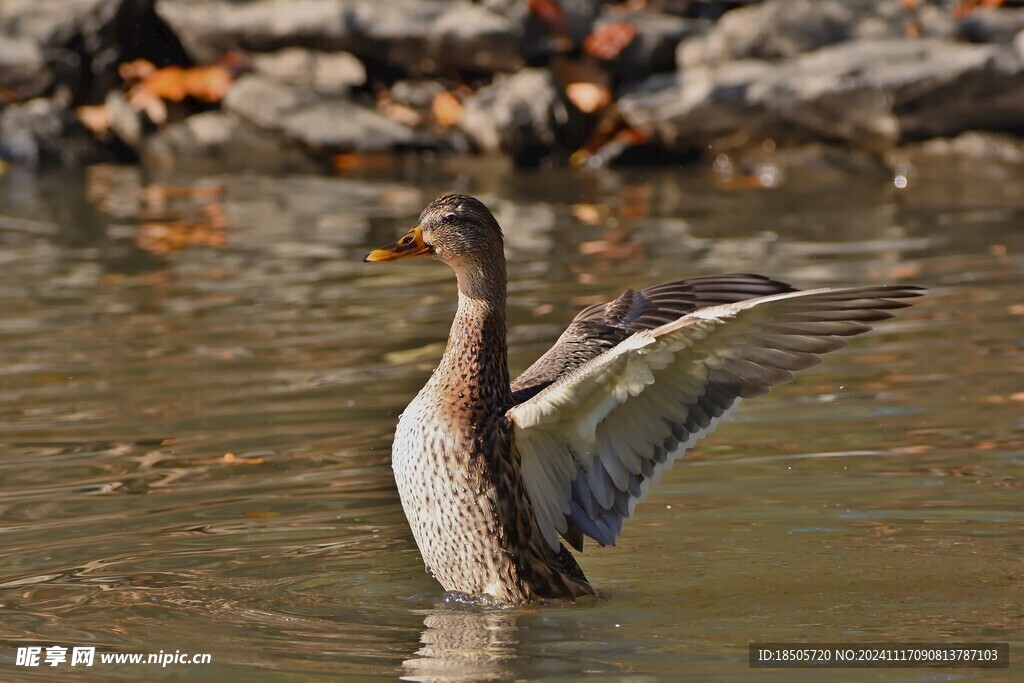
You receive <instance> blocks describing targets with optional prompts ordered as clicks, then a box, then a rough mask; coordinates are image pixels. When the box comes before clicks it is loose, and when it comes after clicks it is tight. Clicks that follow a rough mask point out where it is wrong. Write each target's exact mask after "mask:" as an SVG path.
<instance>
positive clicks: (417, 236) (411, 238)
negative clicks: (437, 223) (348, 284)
mask: <svg viewBox="0 0 1024 683" xmlns="http://www.w3.org/2000/svg"><path fill="white" fill-rule="evenodd" d="M429 253H430V247H428V246H427V244H426V243H425V242H424V241H423V227H422V226H420V225H417V226H415V227H413V228H410V230H409V232H407V233H405V234H404V235H402V237H401V239H399V240H398V241H397V242H392V243H391V244H389V245H388V246H386V247H381V248H380V249H374V250H373V251H371V252H370V253H369V254H367V255H366V256H364V257H363V262H364V263H366V262H369V261H373V262H377V261H397V260H398V259H400V258H409V257H410V256H422V255H423V254H429Z"/></svg>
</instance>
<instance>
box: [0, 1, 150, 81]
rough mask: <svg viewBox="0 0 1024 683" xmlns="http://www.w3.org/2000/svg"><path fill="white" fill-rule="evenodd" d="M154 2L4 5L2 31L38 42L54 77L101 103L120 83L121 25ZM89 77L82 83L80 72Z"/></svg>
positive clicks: (1, 7) (0, 6) (0, 10)
mask: <svg viewBox="0 0 1024 683" xmlns="http://www.w3.org/2000/svg"><path fill="white" fill-rule="evenodd" d="M150 3H151V0H3V1H2V2H0V32H2V33H4V34H6V35H8V36H16V37H20V38H23V39H29V40H32V41H34V42H35V43H36V44H37V45H38V46H39V47H40V48H41V49H42V50H43V51H44V55H45V59H46V62H47V64H48V67H49V68H50V70H51V72H52V74H53V77H54V79H55V80H56V81H58V82H63V83H66V84H67V85H69V86H70V87H71V88H73V89H74V90H75V91H79V90H80V89H81V88H82V87H83V86H88V87H89V88H90V91H89V92H88V93H84V95H85V97H84V98H80V99H85V98H89V97H96V98H100V97H102V96H103V95H105V94H106V92H107V90H109V89H110V88H111V87H114V84H115V82H116V68H117V62H118V61H119V59H120V55H121V45H120V42H119V36H118V25H119V22H121V21H122V20H126V19H127V18H128V17H130V16H133V15H137V14H138V13H140V12H141V11H142V10H143V9H144V8H145V7H146V6H148V5H149V4H150ZM83 71H85V72H88V73H89V77H88V78H86V79H84V80H83V79H82V78H81V75H82V72H83Z"/></svg>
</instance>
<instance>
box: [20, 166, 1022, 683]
mask: <svg viewBox="0 0 1024 683" xmlns="http://www.w3.org/2000/svg"><path fill="white" fill-rule="evenodd" d="M960 171H961V172H960V173H958V174H957V175H956V176H955V178H956V180H955V181H949V180H947V178H948V177H949V175H948V174H947V172H945V171H943V170H941V169H933V170H932V171H931V172H930V173H929V172H925V171H922V172H921V174H920V177H918V178H917V179H916V180H915V181H914V182H913V183H912V184H911V186H910V187H909V188H908V189H906V190H904V191H898V190H896V189H895V188H893V187H892V185H891V182H889V181H887V180H886V179H884V178H883V179H878V178H873V179H865V180H861V181H855V180H851V179H848V178H831V177H828V176H826V175H823V174H821V173H818V172H817V171H815V170H813V169H811V170H808V171H806V172H804V173H802V174H800V173H792V174H791V175H790V177H789V178H788V179H787V182H785V183H784V184H783V185H782V186H781V187H780V188H778V189H775V190H771V191H764V190H761V191H759V190H733V191H728V190H725V189H722V188H720V187H718V186H716V185H715V183H714V181H713V179H711V178H709V177H706V176H705V175H703V174H701V173H685V174H684V173H681V172H679V171H676V170H660V171H643V172H640V171H630V172H622V173H605V174H595V175H591V174H578V173H570V172H564V171H543V172H533V173H517V172H512V171H509V170H506V169H503V168H500V167H495V165H494V164H492V163H483V164H478V162H472V163H469V164H462V165H454V164H453V165H451V166H437V167H431V168H429V169H424V168H422V167H419V166H415V167H413V166H410V167H406V166H401V165H397V166H396V167H394V168H390V169H386V170H378V171H375V172H374V173H372V174H367V175H365V176H363V177H359V178H351V177H350V178H341V179H327V178H284V179H271V178H260V177H211V178H192V179H181V178H178V179H159V180H150V179H146V178H144V177H142V176H140V175H139V173H138V172H137V171H136V170H133V169H128V168H124V169H119V168H110V167H98V168H94V169H91V170H90V171H89V173H88V174H87V175H86V176H85V177H84V178H80V179H73V178H67V177H44V178H32V177H25V176H20V175H17V174H14V173H11V172H9V173H8V174H7V175H6V176H4V177H0V678H2V679H4V680H15V679H21V678H25V679H46V678H51V677H52V678H57V677H61V676H63V677H68V678H69V679H70V677H71V675H72V672H71V671H70V669H69V667H68V665H66V664H65V665H62V666H61V667H59V668H57V669H53V668H50V667H46V666H42V667H37V668H30V667H18V666H16V664H15V661H14V660H15V652H16V649H17V647H18V646H26V645H42V646H48V645H51V644H57V645H64V646H67V647H73V646H95V647H96V648H97V649H98V650H100V651H117V652H143V653H149V652H158V651H160V650H163V651H165V652H173V651H175V650H179V651H181V652H188V653H195V652H208V653H210V654H211V655H212V660H213V663H212V664H209V665H205V666H200V665H193V666H189V665H171V666H168V667H167V668H159V667H155V666H150V667H145V666H142V665H135V666H131V665H120V666H117V665H106V666H101V665H100V664H98V663H97V664H96V665H94V666H93V667H92V668H88V669H76V671H75V672H74V677H75V679H76V680H77V679H83V678H91V679H95V680H112V679H113V680H137V679H173V680H214V679H216V680H232V679H237V680H241V679H244V680H246V681H284V680H288V681H291V680H306V679H310V680H317V679H323V680H327V679H330V678H335V677H344V676H352V677H377V678H381V679H394V678H396V677H400V676H406V677H412V678H417V679H422V680H467V681H478V680H511V679H536V678H549V679H551V680H559V679H572V678H574V677H577V676H579V675H582V674H587V675H588V676H590V677H592V678H593V679H594V680H608V681H647V680H655V679H662V680H680V679H682V680H694V681H697V680H720V681H731V680H752V678H754V679H757V680H761V679H767V680H773V681H790V680H833V679H834V678H835V676H831V675H829V674H830V673H832V674H834V673H836V672H828V671H823V672H794V671H785V670H783V671H764V670H758V671H752V670H751V669H749V668H748V665H747V645H748V643H749V642H751V641H802V640H817V641H842V642H853V641H878V640H890V639H891V640H911V641H913V640H917V641H951V640H963V641H966V640H990V641H994V640H1002V641H1007V640H1008V641H1011V643H1013V646H1014V647H1015V648H1017V649H1016V650H1015V653H1019V652H1024V650H1021V649H1020V647H1021V645H1022V644H1024V638H1022V636H1021V626H1022V622H1024V607H1022V604H1024V603H1022V600H1021V596H1022V595H1024V565H1022V563H1021V557H1022V550H1024V505H1022V503H1024V489H1022V485H1024V448H1022V445H1024V371H1022V368H1024V334H1022V332H1024V325H1022V323H1024V296H1022V295H1021V291H1022V283H1024V232H1022V230H1021V227H1020V226H1021V221H1022V218H1024V174H1022V173H1021V172H1020V169H1016V171H1013V170H1012V169H1011V170H1009V171H1008V170H1007V169H998V168H996V169H990V168H982V169H970V170H969V172H968V171H964V170H963V169H961V170H960ZM453 188H454V189H458V190H462V191H469V192H472V193H475V194H479V195H480V196H481V197H482V198H483V199H484V200H485V201H486V202H487V203H488V204H489V205H491V206H492V208H493V209H494V210H495V212H496V214H497V215H498V218H499V220H500V221H501V223H502V224H503V226H504V227H505V231H506V234H507V249H508V253H509V256H510V280H511V288H510V306H511V309H510V323H511V345H512V357H511V361H512V364H513V372H515V371H517V370H521V369H522V368H524V367H526V365H528V364H529V363H530V362H531V361H532V360H533V359H534V358H535V357H536V356H537V355H539V354H540V353H541V352H542V351H543V350H544V349H545V348H547V346H548V345H549V344H550V343H551V342H552V341H553V340H554V338H555V337H556V336H557V334H558V333H559V332H560V331H561V329H562V328H563V327H564V325H565V324H566V322H567V321H568V320H569V319H571V317H572V316H573V314H574V313H575V311H576V310H578V309H579V308H581V307H582V306H583V305H585V304H588V303H591V302H593V301H596V300H601V299H607V298H609V297H613V296H615V295H616V294H618V293H619V292H620V291H621V290H622V289H623V288H625V287H627V286H642V285H647V284H652V283H655V282H658V281H662V280H667V279H673V278H677V277H680V276H684V275H699V274H707V273H716V272H727V271H752V272H762V273H766V274H770V275H773V276H775V277H777V278H780V279H784V280H787V281H790V282H793V283H794V284H796V285H798V286H802V287H811V286H825V285H832V284H862V283H874V282H912V283H916V284H922V285H925V286H928V287H929V288H930V289H931V292H930V295H929V296H928V297H927V298H925V299H923V300H920V301H919V302H918V303H917V304H916V305H915V306H914V307H913V308H911V309H908V310H906V311H903V312H901V314H900V315H899V317H898V319H897V320H895V321H890V322H888V323H884V324H883V325H881V326H880V328H879V329H878V330H876V332H875V333H873V334H871V335H869V336H868V337H865V338H861V339H858V340H855V341H854V342H853V344H852V345H851V347H850V348H849V349H846V350H845V351H842V352H840V353H837V354H834V355H832V356H830V357H829V358H828V359H827V360H826V362H825V363H824V364H823V365H822V366H821V367H820V368H817V369H815V370H812V371H809V372H807V373H805V374H804V375H802V376H801V377H800V378H799V379H798V380H797V381H796V382H795V383H794V384H792V385H789V386H786V387H784V388H782V389H780V390H777V391H775V392H773V393H772V394H770V395H768V396H765V397H762V398H759V399H757V400H754V401H750V402H747V403H745V404H744V407H743V408H742V409H741V410H740V411H739V412H738V414H737V416H736V419H735V420H734V421H733V422H731V423H729V424H727V425H724V426H722V427H721V428H720V429H719V430H718V432H717V433H716V434H715V435H714V436H713V437H711V438H710V439H709V440H707V441H705V442H704V443H702V444H701V446H700V447H699V448H698V449H696V450H695V451H693V452H692V453H691V454H690V455H689V456H688V457H687V458H686V459H685V460H684V461H683V462H681V463H680V464H679V465H678V466H677V467H676V468H674V469H673V470H672V471H671V472H669V473H668V474H667V476H665V477H664V479H663V480H662V482H661V485H660V486H659V487H657V488H656V489H655V490H654V492H653V494H652V495H651V497H650V498H649V500H648V501H647V502H646V503H645V504H643V505H641V506H640V507H639V508H638V512H637V514H636V516H635V518H634V519H633V520H632V521H630V522H629V523H628V526H627V527H626V529H625V532H624V534H623V536H622V538H621V543H620V545H619V547H617V548H604V549H602V548H596V547H595V548H589V549H588V551H587V552H586V553H585V554H584V555H583V557H582V559H581V564H582V566H583V568H584V570H585V571H586V573H587V575H588V576H589V577H590V579H591V580H592V581H593V582H594V583H595V585H596V586H598V587H599V589H600V590H601V591H602V597H601V598H599V599H597V600H590V601H586V602H583V603H580V604H578V605H576V606H564V607H543V608H531V609H515V610H497V609H483V608H478V607H477V608H473V607H465V606H459V605H447V604H443V603H442V602H441V598H442V593H441V590H440V588H439V586H438V585H437V584H436V583H435V582H434V581H433V580H432V579H431V578H430V577H429V576H427V575H426V574H425V573H424V572H423V565H422V562H421V561H420V559H419V556H418V553H417V551H416V548H415V546H414V545H413V542H412V539H411V535H410V533H409V531H408V528H407V527H406V525H405V520H404V518H403V515H402V512H401V509H400V507H399V503H398V498H397V494H396V492H395V490H394V486H393V483H392V480H391V475H390V467H389V447H390V438H391V433H392V430H393V428H394V424H395V422H396V420H397V417H398V414H399V413H400V412H401V410H402V409H403V407H404V406H405V404H406V403H407V402H408V401H409V400H410V399H411V397H412V396H413V395H414V394H415V392H416V391H417V390H418V389H419V387H420V386H421V385H422V383H423V382H424V381H425V378H426V377H427V375H428V374H429V372H430V370H431V369H432V368H433V366H434V364H435V363H436V361H437V359H438V357H439V356H440V352H441V345H442V344H443V340H444V338H445V335H446V334H447V330H448V326H449V324H450V320H451V315H452V313H453V310H454V282H453V281H452V278H451V276H450V272H449V271H448V270H447V269H446V268H444V267H443V266H441V265H439V264H436V263H432V262H422V263H408V262H407V263H399V264H386V265H383V266H382V265H376V266H373V265H365V264H363V263H361V257H362V255H363V254H364V253H365V252H366V251H367V250H368V249H369V248H371V247H374V246H379V245H381V244H384V243H386V242H389V241H391V240H392V239H394V237H395V236H396V235H398V234H400V233H401V232H402V231H403V230H404V229H405V228H406V227H408V226H409V225H411V224H412V221H414V220H415V218H416V216H417V215H418V213H419V210H420V209H421V208H422V206H423V205H424V204H426V203H427V202H428V201H429V200H430V199H432V198H433V197H434V196H435V195H436V194H438V193H440V192H441V191H444V190H448V189H453ZM1018 656H1019V655H1018ZM839 673H842V674H843V678H844V679H846V680H850V679H859V680H884V681H887V680H900V681H904V680H915V681H916V680H920V681H924V680H929V681H932V680H937V677H941V679H942V680H1013V676H1014V672H1013V671H1009V672H1007V671H1005V670H1004V671H1002V672H998V671H997V672H992V671H989V672H980V671H969V670H947V671H945V672H934V671H927V670H895V671H894V670H888V671H886V670H875V671H862V672H851V671H846V672H839ZM1017 675H1019V672H1018V674H1017Z"/></svg>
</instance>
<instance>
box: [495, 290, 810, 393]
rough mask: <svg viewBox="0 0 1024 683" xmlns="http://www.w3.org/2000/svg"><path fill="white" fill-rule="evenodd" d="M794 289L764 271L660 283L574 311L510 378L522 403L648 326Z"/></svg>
mask: <svg viewBox="0 0 1024 683" xmlns="http://www.w3.org/2000/svg"><path fill="white" fill-rule="evenodd" d="M792 291H795V290H794V289H793V288H792V287H790V286H789V285H787V284H786V283H784V282H777V281H776V280H772V279H771V278H767V277H765V276H764V275H750V274H746V273H735V274H730V275H712V276H708V277H695V278H689V279H686V280H678V281H676V282H666V283H665V284H660V285H655V286H653V287H648V288H647V289H643V290H640V291H639V292H637V291H634V290H632V289H627V290H626V291H625V292H623V293H622V295H621V296H619V298H617V299H615V300H614V301H610V302H608V303H603V304H595V305H593V306H590V307H588V308H585V309H583V310H582V311H580V313H579V315H577V316H576V317H575V318H574V319H573V321H572V323H570V324H569V327H568V328H567V329H566V330H565V332H563V333H562V336H561V337H559V338H558V341H556V342H555V343H554V345H553V346H552V347H551V348H550V349H549V350H548V351H547V353H545V354H544V355H543V356H541V357H540V358H539V359H537V362H535V363H534V364H533V365H531V366H530V367H529V368H527V370H526V371H525V372H524V373H523V374H521V375H520V376H519V377H517V378H516V380H515V381H514V382H512V393H513V401H514V402H515V403H516V404H519V403H522V402H523V401H526V400H528V399H530V398H533V397H534V396H536V395H537V394H538V393H539V392H540V391H542V390H543V389H545V388H547V387H548V386H550V385H551V384H552V383H554V382H555V381H557V380H559V379H560V378H562V377H564V376H565V375H566V374H568V373H569V372H571V371H573V370H575V369H576V368H578V367H580V366H581V365H583V364H584V363H586V362H587V361H589V360H591V359H592V358H595V357H597V356H599V355H601V354H602V353H604V352H605V351H608V350H610V349H612V348H615V346H616V345H617V344H618V343H619V342H621V341H623V340H624V339H626V338H627V337H629V336H630V335H632V334H634V333H636V332H640V331H642V330H653V329H655V328H657V327H659V326H661V325H664V324H666V323H670V322H672V321H674V320H678V319H679V318H681V317H683V316H684V315H686V314H688V313H692V312H693V311H696V310H697V309H700V308H705V307H708V306H718V305H721V304H728V303H733V302H736V301H743V300H744V299H753V298H755V297H759V296H768V295H769V294H779V293H782V292H792Z"/></svg>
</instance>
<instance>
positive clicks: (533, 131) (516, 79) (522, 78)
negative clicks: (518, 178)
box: [459, 69, 567, 165]
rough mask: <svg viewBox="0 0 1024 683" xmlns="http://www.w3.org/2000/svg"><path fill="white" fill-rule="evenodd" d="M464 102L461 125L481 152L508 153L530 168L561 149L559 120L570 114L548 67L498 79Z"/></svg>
mask: <svg viewBox="0 0 1024 683" xmlns="http://www.w3.org/2000/svg"><path fill="white" fill-rule="evenodd" d="M462 104H463V109H462V119H461V120H460V121H459V127H460V128H461V129H462V130H463V131H464V132H465V133H466V135H467V136H468V137H469V139H470V141H471V142H472V143H473V144H474V145H475V146H476V147H477V148H478V149H480V150H483V151H485V152H489V153H494V152H499V151H500V152H504V153H505V154H508V155H509V156H511V157H513V158H514V159H515V160H516V161H517V162H518V163H521V164H526V165H529V164H533V163H536V162H537V161H538V160H539V159H540V158H542V157H544V156H547V155H548V154H549V153H550V151H551V149H552V148H553V147H555V146H556V144H557V135H556V133H555V130H556V121H557V119H558V117H559V116H561V117H562V119H563V121H564V120H566V116H567V114H566V112H565V106H564V105H563V104H562V102H561V101H560V100H559V97H558V92H557V91H556V90H555V83H554V79H553V78H552V76H551V73H550V72H549V71H548V70H546V69H523V70H522V71H520V72H519V73H516V74H514V75H511V76H498V77H497V78H495V79H494V82H493V83H491V84H490V85H488V86H485V87H483V88H481V89H480V90H478V91H477V92H475V93H474V94H473V95H471V96H470V97H468V98H466V100H465V101H464V102H463V103H462Z"/></svg>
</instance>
